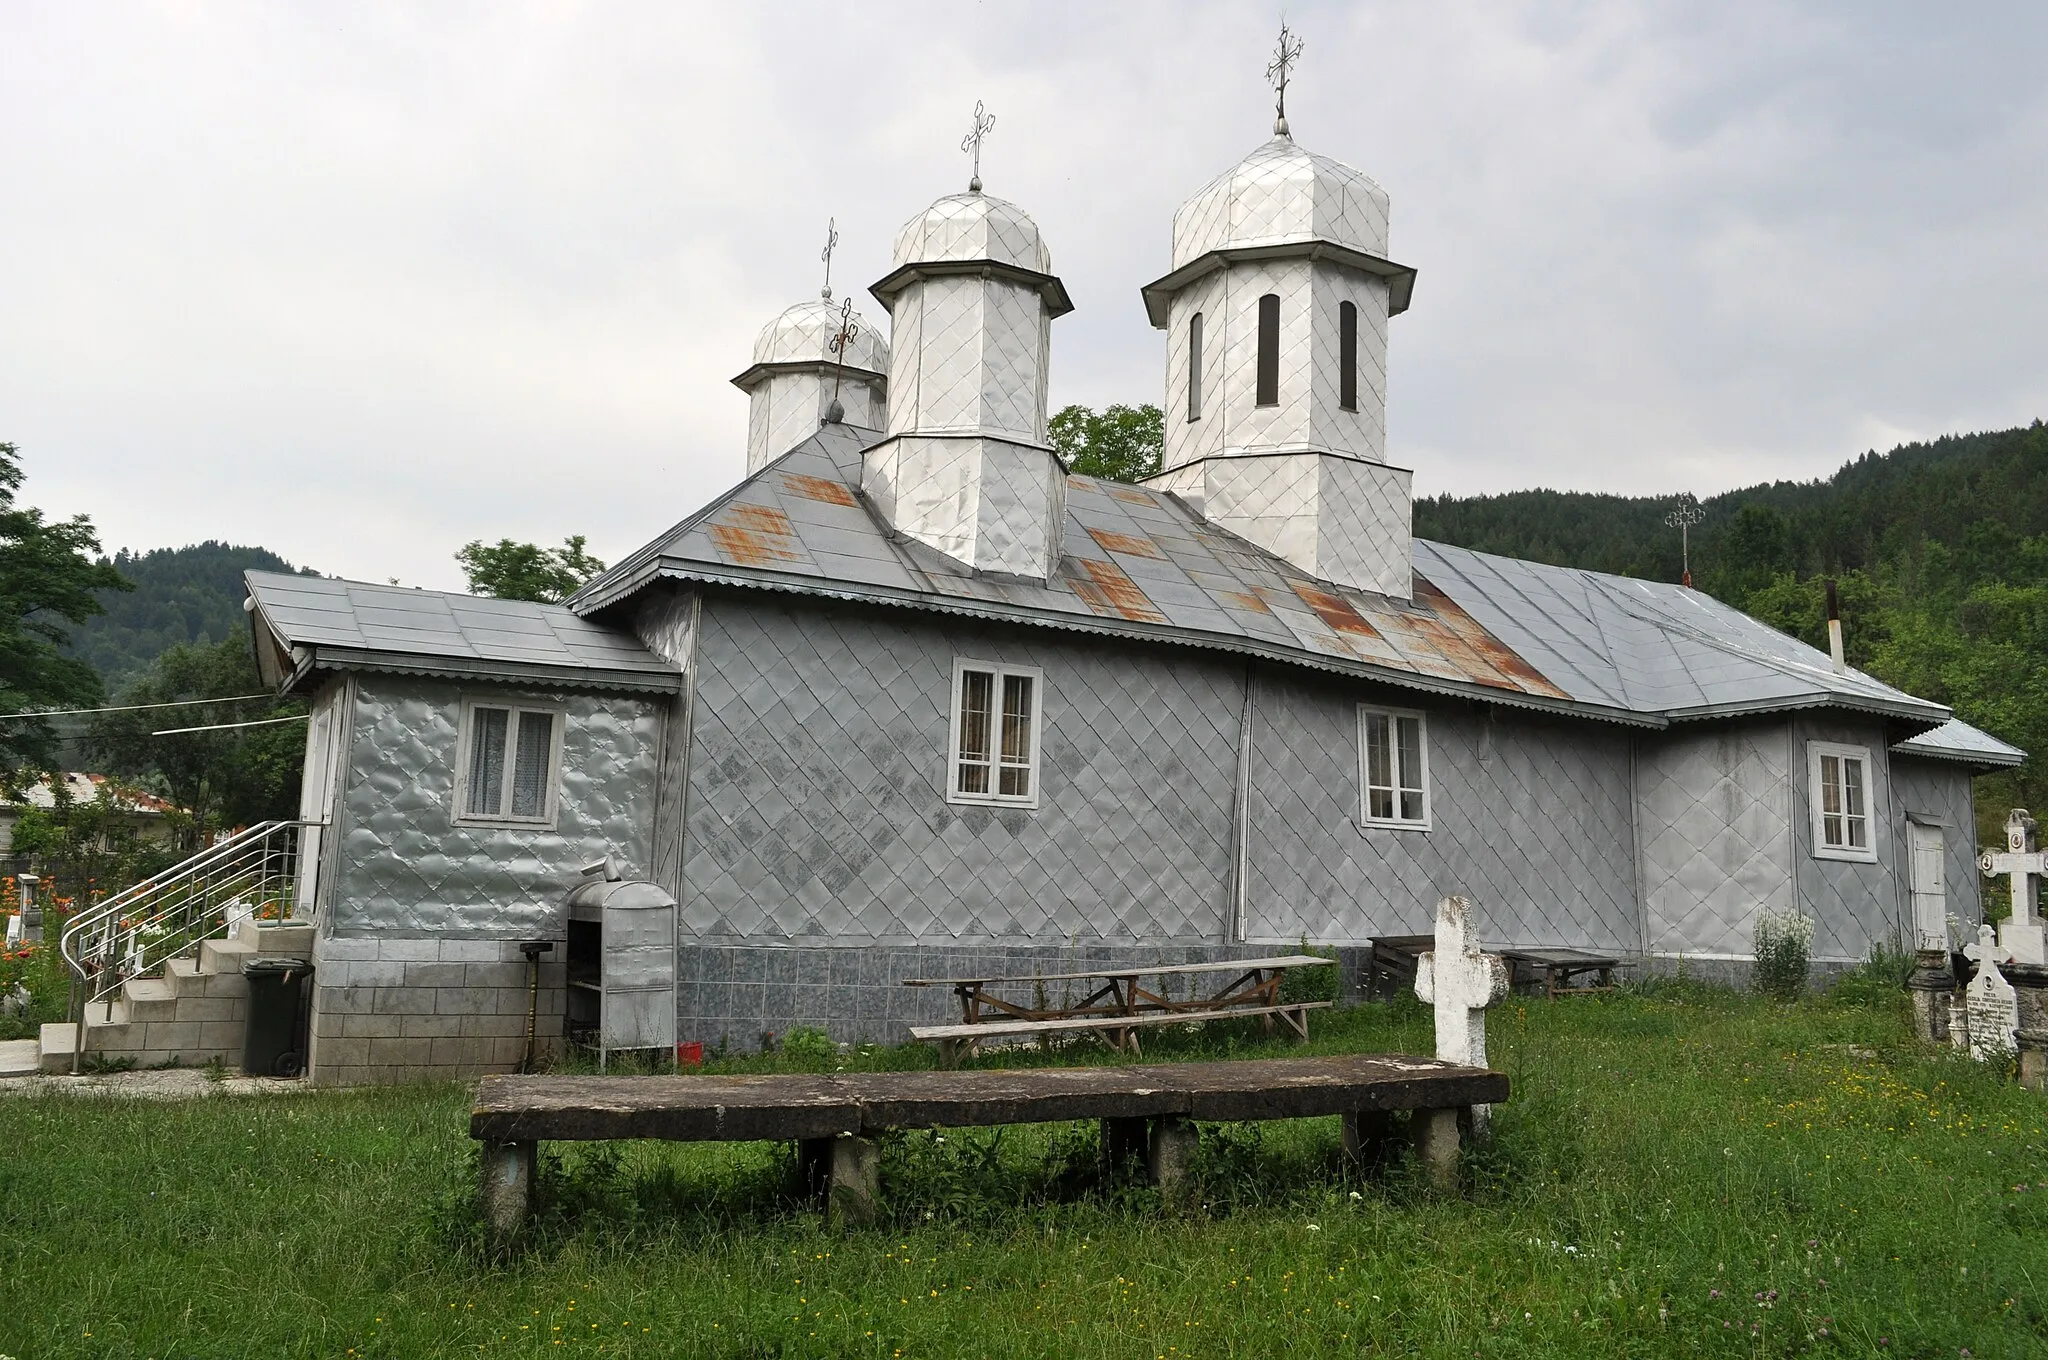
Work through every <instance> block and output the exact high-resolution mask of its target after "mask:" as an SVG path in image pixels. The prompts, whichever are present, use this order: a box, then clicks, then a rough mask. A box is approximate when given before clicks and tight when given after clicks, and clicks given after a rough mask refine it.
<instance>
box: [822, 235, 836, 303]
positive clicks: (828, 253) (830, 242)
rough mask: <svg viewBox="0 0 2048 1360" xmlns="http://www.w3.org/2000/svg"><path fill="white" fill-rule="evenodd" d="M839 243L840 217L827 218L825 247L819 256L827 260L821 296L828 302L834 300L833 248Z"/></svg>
mask: <svg viewBox="0 0 2048 1360" xmlns="http://www.w3.org/2000/svg"><path fill="white" fill-rule="evenodd" d="M838 244H839V219H838V218H836V217H830V218H827V219H826V220H825V249H824V250H823V251H821V252H820V253H819V255H818V258H819V259H821V260H823V261H824V262H825V288H824V291H823V292H822V293H820V295H819V296H821V297H823V298H824V299H825V301H827V302H830V301H831V300H832V249H833V247H835V246H837V245H838Z"/></svg>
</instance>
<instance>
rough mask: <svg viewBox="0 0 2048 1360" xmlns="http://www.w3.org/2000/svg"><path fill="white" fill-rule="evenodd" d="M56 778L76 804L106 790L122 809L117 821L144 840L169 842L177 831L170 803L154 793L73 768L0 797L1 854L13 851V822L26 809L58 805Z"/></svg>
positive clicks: (88, 800) (93, 798) (85, 801)
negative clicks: (16, 794)
mask: <svg viewBox="0 0 2048 1360" xmlns="http://www.w3.org/2000/svg"><path fill="white" fill-rule="evenodd" d="M57 780H62V781H63V788H64V791H65V793H66V794H68V795H69V796H70V799H71V801H72V802H74V803H90V802H92V801H93V800H95V799H96V798H98V797H99V796H100V793H101V791H102V790H104V791H105V792H106V793H107V795H108V797H110V798H111V799H112V800H113V802H114V803H115V805H116V806H117V807H118V808H119V809H120V811H119V814H118V820H119V821H120V822H121V823H122V824H124V825H126V826H127V827H129V828H130V829H132V830H134V831H135V833H136V834H137V835H139V836H141V837H143V838H144V839H147V840H155V841H168V840H170V839H171V837H172V836H173V835H174V834H175V833H174V831H173V830H172V828H171V826H170V824H169V822H168V820H167V819H166V818H165V816H164V814H165V813H167V812H169V811H170V810H171V805H170V804H169V803H166V802H165V801H164V800H163V799H161V798H158V797H157V796H156V795H155V794H152V793H144V792H143V791H142V790H141V789H135V788H129V787H128V786H126V785H124V784H120V783H118V782H116V781H114V780H112V779H110V778H108V777H107V776H106V775H103V774H82V773H79V772H77V771H72V772H69V773H66V774H60V775H55V776H45V777H44V778H43V779H41V780H39V781H38V782H36V783H34V784H31V785H29V786H28V787H27V788H26V789H24V790H22V793H21V796H20V797H19V798H7V797H4V796H0V855H12V854H13V853H14V825H15V823H16V822H18V821H20V820H21V814H22V813H23V812H24V811H25V810H26V809H28V808H32V807H39V808H53V807H55V806H56V805H57V782H56V781H57Z"/></svg>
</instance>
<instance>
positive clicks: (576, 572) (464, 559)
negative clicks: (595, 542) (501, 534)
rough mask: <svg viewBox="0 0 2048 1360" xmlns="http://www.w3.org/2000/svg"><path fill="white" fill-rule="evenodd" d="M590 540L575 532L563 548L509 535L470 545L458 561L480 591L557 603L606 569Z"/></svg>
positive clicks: (505, 597) (499, 596) (472, 586)
mask: <svg viewBox="0 0 2048 1360" xmlns="http://www.w3.org/2000/svg"><path fill="white" fill-rule="evenodd" d="M587 541H588V540H587V539H585V538H584V536H583V535H582V534H572V535H570V536H569V537H568V538H567V539H565V540H563V542H562V546H561V547H559V548H543V547H541V546H540V545H538V544H535V543H515V542H513V541H512V540H511V539H509V538H501V539H499V540H498V541H497V543H496V544H495V545H492V544H487V543H485V542H484V541H483V540H482V539H477V540H476V541H475V542H473V543H466V544H464V545H463V547H462V550H461V551H460V552H458V553H456V554H455V560H456V561H457V562H460V563H461V564H462V570H463V571H464V573H466V574H467V575H468V577H469V588H470V590H471V591H472V592H473V593H475V594H478V595H489V596H491V597H493V598H495V599H500V600H538V601H540V602H541V603H542V604H557V603H560V602H561V601H563V600H566V599H568V598H569V597H570V596H571V595H574V594H575V593H576V591H577V589H578V588H579V587H581V586H582V585H583V583H584V582H585V581H588V580H589V579H590V578H591V577H593V576H595V575H597V574H598V573H599V572H601V571H603V570H604V563H602V562H600V561H598V560H597V559H596V558H595V557H592V556H591V555H590V554H589V553H586V552H584V551H583V545H584V543H585V542H587Z"/></svg>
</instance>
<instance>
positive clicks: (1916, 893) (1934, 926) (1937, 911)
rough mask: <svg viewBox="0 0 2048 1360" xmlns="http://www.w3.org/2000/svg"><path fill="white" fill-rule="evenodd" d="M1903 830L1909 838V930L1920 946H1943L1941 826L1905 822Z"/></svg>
mask: <svg viewBox="0 0 2048 1360" xmlns="http://www.w3.org/2000/svg"><path fill="white" fill-rule="evenodd" d="M1906 829H1907V830H1908V831H1910V832H1911V833H1912V837H1913V933H1914V935H1915V936H1916V937H1917V943H1918V945H1919V947H1920V948H1922V949H1947V948H1948V947H1949V940H1948V894H1947V893H1946V892H1944V891H1943V890H1942V886H1941V863H1942V835H1941V828H1940V827H1938V826H1921V825H1920V824H1919V823H1918V822H1909V823H1907V826H1906Z"/></svg>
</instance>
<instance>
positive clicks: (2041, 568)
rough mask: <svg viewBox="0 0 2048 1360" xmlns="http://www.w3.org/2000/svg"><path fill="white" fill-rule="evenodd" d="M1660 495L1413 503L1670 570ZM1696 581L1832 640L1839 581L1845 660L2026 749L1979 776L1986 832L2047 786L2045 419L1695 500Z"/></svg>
mask: <svg viewBox="0 0 2048 1360" xmlns="http://www.w3.org/2000/svg"><path fill="white" fill-rule="evenodd" d="M1672 504H1673V502H1672V501H1671V499H1670V498H1651V497H1624V496H1595V495H1584V494H1578V493H1571V492H1559V491H1517V492H1510V493H1508V494H1505V495H1500V496H1472V497H1465V498H1459V497H1451V496H1440V497H1435V498H1433V499H1426V500H1419V501H1417V502H1416V503H1415V534H1416V537H1418V538H1428V539H1435V540H1436V541H1438V542H1441V543H1454V544H1458V545H1460V546H1463V547H1469V548H1477V549H1480V550H1481V551H1484V552H1494V553H1502V554H1506V555H1508V556H1513V557H1522V558H1528V559H1533V560H1535V561H1539V562H1552V563H1557V564H1559V565H1564V566H1577V567H1588V568H1592V569H1595V570H1599V571H1611V572H1619V573H1622V574H1624V575H1630V576H1641V577H1648V578H1652V579H1656V580H1664V581H1676V580H1677V579H1678V577H1679V538H1678V531H1677V530H1676V529H1673V528H1670V527H1668V526H1667V525H1666V524H1665V523H1664V516H1665V515H1666V514H1667V513H1668V512H1669V511H1670V509H1671V508H1672ZM1702 509H1703V510H1704V511H1705V516H1704V518H1703V519H1702V520H1701V521H1700V523H1699V524H1698V525H1696V526H1695V527H1694V528H1693V530H1692V568H1693V581H1694V584H1696V585H1697V586H1698V587H1699V588H1700V589H1701V590H1704V591H1706V592H1708V593H1709V594H1712V595H1715V596H1717V597H1719V598H1720V599H1723V600H1726V601H1727V602H1728V603H1730V604H1732V605H1734V606H1735V607H1736V608H1738V609H1742V610H1745V611H1747V612H1748V613H1750V614H1753V615H1755V616H1756V617H1757V618H1760V619H1762V620H1763V621H1764V622H1766V623H1769V624H1771V625H1772V626H1774V627H1777V628H1781V629H1783V630H1784V631H1786V632H1788V633H1791V634H1793V635H1794V636H1796V637H1799V638H1802V639H1804V640H1805V641H1807V642H1809V643H1812V644H1813V645H1814V646H1817V647H1825V646H1826V645H1827V642H1826V631H1825V625H1824V622H1823V608H1822V598H1823V585H1822V582H1823V579H1824V578H1829V577H1832V578H1835V579H1837V580H1839V582H1840V584H1841V592H1842V613H1843V627H1844V631H1845V632H1846V634H1847V640H1848V653H1849V661H1850V663H1851V664H1852V665H1855V666H1858V667H1860V668H1862V669H1863V670H1866V671H1868V672H1870V673H1871V674H1872V675H1875V676H1877V677H1878V678H1879V679H1881V680H1884V681H1886V682H1888V683H1890V684H1893V685H1896V686H1898V687H1899V688H1901V689H1903V690H1906V691H1908V692H1910V693H1913V694H1918V695H1921V696H1922V697H1924V698H1928V699H1933V700H1936V701H1937V702H1940V703H1944V704H1948V705H1949V706H1951V707H1952V708H1954V709H1955V711H1956V713H1957V715H1958V716H1959V717H1961V718H1963V719H1964V720H1965V721H1967V722H1970V723H1973V724H1975V725H1976V726H1978V727H1981V728H1983V729H1984V730H1986V731H1988V732H1991V733H1993V734H1994V735H1996V736H1999V737H2002V738H2004V739H2005V740H2007V741H2009V742H2012V743H2013V744H2014V745H2016V746H2019V747H2021V748H2023V749H2025V750H2026V751H2028V752H2029V753H2030V757H2029V759H2028V761H2027V764H2026V765H2025V766H2023V767H2022V768H2021V769H2020V770H2019V771H2018V772H2016V773H2015V774H2012V775H2001V776H1998V777H1997V778H1995V779H1985V780H1979V781H1978V820H1979V827H1980V831H1981V830H1982V829H1983V828H1985V827H1995V826H1996V824H1997V822H1998V820H1999V819H2001V818H2003V816H2004V809H2005V808H2006V807H2008V806H2012V805H2014V804H2021V805H2026V806H2038V805H2039V804H2040V802H2042V801H2043V800H2044V799H2048V429H2044V428H2043V427H2042V424H2041V422H2040V421H2038V420H2037V421H2035V422H2034V423H2033V424H2032V425H2029V426H2026V427H2024V428H2021V429H2016V430H2001V431H1997V432H1995V433H1988V434H1969V435H1953V436H1950V437H1948V438H1945V439H1937V440H1935V441H1933V442H1932V443H1927V444H1906V445H1903V446H1901V447H1899V448H1896V449H1893V450H1892V451H1891V452H1890V453H1885V454H1879V453H1875V452H1873V453H1866V454H1864V455H1863V456H1862V457H1860V458H1858V459H1856V460H1854V461H1853V462H1850V463H1847V464H1845V465H1844V466H1843V467H1842V469H1841V470H1840V471H1839V472H1837V473H1836V474H1835V475H1834V476H1832V477H1830V478H1827V479H1826V480H1825V481H1813V482H1773V483H1770V484H1768V485H1762V486H1752V487H1745V488H1743V489H1742V490H1739V491H1730V492H1728V493H1727V494H1725V495H1721V496H1715V497H1713V498H1712V499H1711V500H1707V501H1705V502H1703V503H1702Z"/></svg>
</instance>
